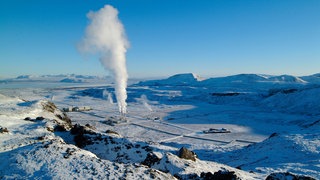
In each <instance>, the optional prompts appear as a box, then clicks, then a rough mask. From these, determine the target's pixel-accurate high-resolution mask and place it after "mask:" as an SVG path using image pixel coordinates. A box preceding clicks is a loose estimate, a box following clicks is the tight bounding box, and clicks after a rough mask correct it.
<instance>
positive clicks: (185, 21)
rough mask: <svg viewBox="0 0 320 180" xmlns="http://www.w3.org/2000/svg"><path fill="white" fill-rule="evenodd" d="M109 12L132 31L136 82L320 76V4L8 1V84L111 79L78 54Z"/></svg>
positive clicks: (0, 36)
mask: <svg viewBox="0 0 320 180" xmlns="http://www.w3.org/2000/svg"><path fill="white" fill-rule="evenodd" d="M105 4H110V5H112V6H114V7H115V8H117V9H118V11H119V18H120V20H121V21H122V23H123V24H124V27H125V29H126V34H127V36H128V39H129V41H130V49H128V52H127V68H128V72H129V76H130V77H157V76H169V75H173V74H176V73H185V72H194V73H196V74H199V75H202V76H221V75H230V74H238V73H264V74H276V75H277V74H292V75H309V74H314V73H318V72H320V1H319V0H268V1H266V0H208V1H206V0H201V1H197V0H152V1H151V0H130V1H125V0H113V1H108V0H105V1H104V0H77V1H75V0H73V1H72V0H28V1H26V0H3V1H1V2H0V77H12V76H17V75H21V74H35V75H41V74H71V73H76V74H87V75H107V74H108V73H107V72H106V71H105V70H104V69H103V68H102V66H101V65H100V62H99V60H98V59H97V57H95V56H85V57H84V56H83V55H81V54H80V53H79V52H78V51H77V48H76V46H77V43H79V42H80V41H81V38H82V37H83V34H84V30H85V27H86V25H87V24H88V19H87V17H86V14H87V13H88V12H89V11H90V10H93V11H97V10H98V9H100V8H102V7H103V6H104V5H105Z"/></svg>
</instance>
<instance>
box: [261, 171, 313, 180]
mask: <svg viewBox="0 0 320 180" xmlns="http://www.w3.org/2000/svg"><path fill="white" fill-rule="evenodd" d="M266 180H316V179H315V178H313V177H309V176H302V175H296V174H292V173H290V172H278V173H272V174H270V175H269V176H268V177H267V178H266Z"/></svg>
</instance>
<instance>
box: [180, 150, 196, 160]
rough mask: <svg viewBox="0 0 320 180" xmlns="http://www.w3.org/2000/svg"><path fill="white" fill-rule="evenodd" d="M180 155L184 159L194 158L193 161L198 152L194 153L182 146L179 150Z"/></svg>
mask: <svg viewBox="0 0 320 180" xmlns="http://www.w3.org/2000/svg"><path fill="white" fill-rule="evenodd" d="M178 156H179V158H183V159H188V160H192V161H196V157H197V155H196V153H194V152H193V151H190V150H188V149H187V148H185V147H182V148H181V149H180V150H179V152H178Z"/></svg>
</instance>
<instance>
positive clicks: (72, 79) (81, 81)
mask: <svg viewBox="0 0 320 180" xmlns="http://www.w3.org/2000/svg"><path fill="white" fill-rule="evenodd" d="M60 82H63V83H83V82H84V80H82V79H76V78H65V79H62V80H60Z"/></svg>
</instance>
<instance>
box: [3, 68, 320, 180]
mask: <svg viewBox="0 0 320 180" xmlns="http://www.w3.org/2000/svg"><path fill="white" fill-rule="evenodd" d="M319 79H320V75H319V74H315V75H311V76H305V77H294V76H289V75H283V76H270V75H256V74H241V75H235V76H228V77H221V78H210V79H202V78H200V77H198V76H196V75H194V74H180V75H175V76H172V77H170V78H168V79H163V80H152V81H142V82H139V83H131V85H130V86H129V87H128V89H127V90H128V100H127V101H128V113H127V117H126V120H125V121H123V120H122V121H119V122H118V123H114V124H110V123H108V120H119V114H118V111H117V110H118V108H117V104H116V102H114V101H115V97H114V89H113V87H112V82H111V81H109V85H108V84H104V83H103V82H104V79H103V78H97V77H93V76H76V75H69V76H67V77H65V76H42V77H31V76H21V77H19V78H17V79H10V80H2V81H1V82H0V83H1V84H0V87H1V88H0V126H1V127H0V128H2V129H4V128H7V130H8V131H9V132H5V131H4V132H3V133H0V137H1V138H0V179H2V178H3V179H15V178H17V179H20V178H41V179H47V178H54V179H73V178H77V179H87V178H90V177H92V178H95V179H103V178H105V179H118V178H123V179H140V178H143V179H153V178H159V179H173V178H175V177H178V178H184V179H188V178H191V177H198V178H200V177H201V173H207V172H211V173H212V174H214V172H217V171H219V170H221V171H223V172H228V171H229V172H232V171H234V172H235V174H236V175H237V176H238V177H240V178H241V179H265V178H266V177H267V176H268V175H269V174H271V173H277V172H290V173H293V174H297V175H305V176H310V177H313V178H316V179H320V133H319V132H320V131H319V130H320V104H319V102H320V96H319V94H320V80H319ZM47 102H53V103H54V104H55V106H56V107H57V109H56V110H54V111H48V110H47V109H46V108H44V106H45V104H46V103H47ZM70 106H73V107H75V106H78V107H82V106H90V107H91V108H92V110H90V111H82V112H68V113H67V116H68V117H70V119H71V122H72V125H75V124H80V125H82V126H85V125H86V124H89V125H90V126H87V127H90V128H91V129H90V131H89V130H88V132H90V133H89V134H85V136H84V137H85V138H82V139H80V140H82V141H84V143H83V144H79V140H78V141H75V140H74V138H75V137H76V136H79V134H78V135H77V134H76V135H75V134H71V133H70V129H71V126H70V127H67V128H66V129H64V130H63V131H61V130H59V129H54V128H55V127H56V126H57V124H58V125H61V122H60V120H59V116H58V115H60V117H64V115H63V113H62V112H61V111H60V110H61V109H63V108H66V107H70ZM59 109H60V110H59ZM26 117H30V119H31V120H28V121H26V120H24V119H25V118H26ZM37 117H44V119H43V120H35V119H36V118H37ZM57 117H58V118H57ZM54 119H55V121H54ZM60 119H61V118H60ZM62 119H64V118H62ZM59 123H60V124H59ZM50 128H51V129H53V130H52V131H50ZM210 128H214V129H218V130H220V129H222V128H224V129H227V130H228V131H230V133H204V132H203V131H206V130H209V129H210ZM65 130H66V131H65ZM107 130H108V132H109V133H108V132H107ZM2 131H3V130H2ZM110 132H116V134H114V133H111V134H110ZM81 135H82V134H81ZM181 147H186V148H187V149H189V150H192V151H193V152H195V153H196V154H197V157H198V159H197V160H196V161H191V160H185V159H181V158H179V157H178V156H176V154H177V152H178V151H179V149H180V148H181ZM148 153H149V154H150V153H154V154H157V156H158V157H159V159H160V160H159V161H157V163H155V164H151V165H148V166H145V165H142V164H141V162H143V161H144V160H145V159H146V157H147V154H148ZM236 168H237V169H236ZM173 176H175V177H173ZM202 178H204V177H203V176H202Z"/></svg>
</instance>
